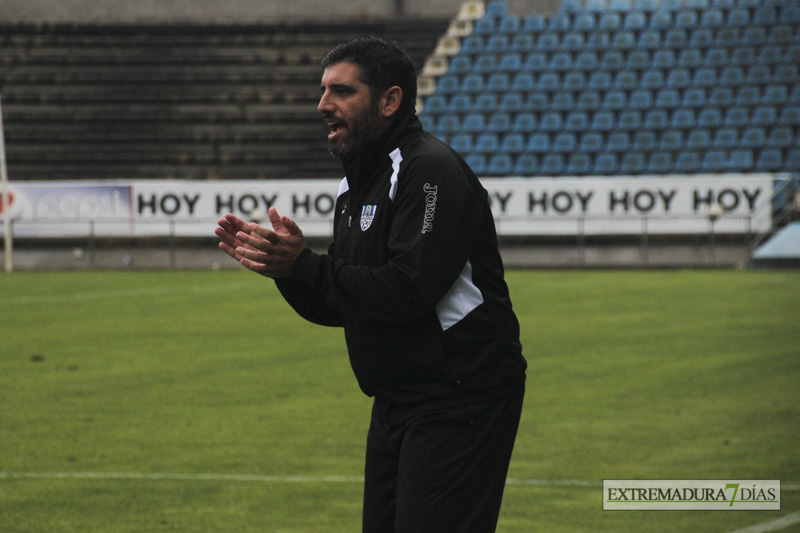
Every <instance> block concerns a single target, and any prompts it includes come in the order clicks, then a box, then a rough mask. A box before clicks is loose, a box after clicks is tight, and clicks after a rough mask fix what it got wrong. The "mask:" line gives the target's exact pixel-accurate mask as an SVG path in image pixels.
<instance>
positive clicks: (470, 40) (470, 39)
mask: <svg viewBox="0 0 800 533" xmlns="http://www.w3.org/2000/svg"><path fill="white" fill-rule="evenodd" d="M484 46H485V43H484V40H483V37H482V36H480V35H469V36H467V37H465V38H464V40H463V41H462V42H461V54H465V55H478V54H482V53H483V52H484Z"/></svg>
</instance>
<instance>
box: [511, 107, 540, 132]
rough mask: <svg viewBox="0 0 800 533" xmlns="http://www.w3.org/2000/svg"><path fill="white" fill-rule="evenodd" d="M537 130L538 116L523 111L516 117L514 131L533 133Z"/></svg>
mask: <svg viewBox="0 0 800 533" xmlns="http://www.w3.org/2000/svg"><path fill="white" fill-rule="evenodd" d="M535 128H536V114H535V113H529V112H526V111H523V112H521V113H517V114H516V116H515V117H514V125H513V126H512V129H513V130H514V131H517V132H521V133H529V132H532V131H533V130H534V129H535Z"/></svg>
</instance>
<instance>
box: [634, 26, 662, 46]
mask: <svg viewBox="0 0 800 533" xmlns="http://www.w3.org/2000/svg"><path fill="white" fill-rule="evenodd" d="M660 46H661V30H658V29H656V28H648V29H646V30H642V32H641V33H640V34H639V48H641V49H643V50H655V49H658V48H659V47H660Z"/></svg>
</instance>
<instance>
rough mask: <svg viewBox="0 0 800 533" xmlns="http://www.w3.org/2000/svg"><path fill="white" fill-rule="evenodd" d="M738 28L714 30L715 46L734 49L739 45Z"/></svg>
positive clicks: (739, 33) (739, 34) (739, 35)
mask: <svg viewBox="0 0 800 533" xmlns="http://www.w3.org/2000/svg"><path fill="white" fill-rule="evenodd" d="M739 30H740V29H739V28H719V29H718V30H716V41H715V45H716V46H726V47H735V46H740V45H741V32H740V31H739Z"/></svg>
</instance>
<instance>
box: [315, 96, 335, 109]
mask: <svg viewBox="0 0 800 533" xmlns="http://www.w3.org/2000/svg"><path fill="white" fill-rule="evenodd" d="M317 111H319V112H320V113H322V114H325V113H333V111H334V107H333V104H331V103H330V101H329V100H328V97H327V95H326V94H323V95H322V96H321V97H320V99H319V103H318V104H317Z"/></svg>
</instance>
